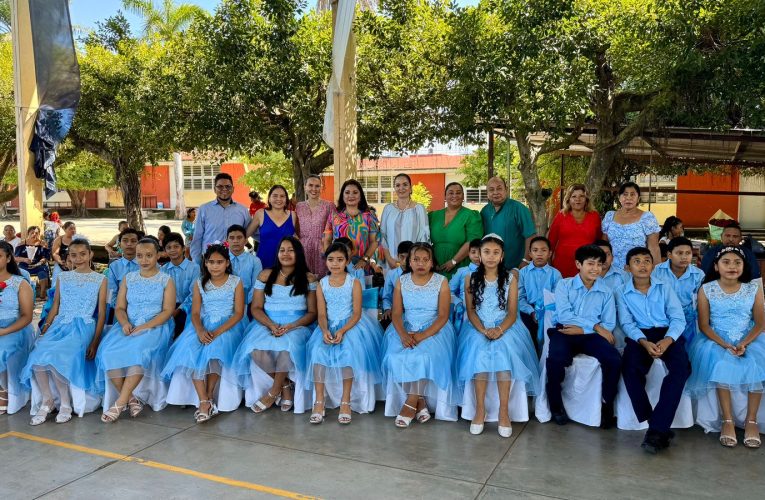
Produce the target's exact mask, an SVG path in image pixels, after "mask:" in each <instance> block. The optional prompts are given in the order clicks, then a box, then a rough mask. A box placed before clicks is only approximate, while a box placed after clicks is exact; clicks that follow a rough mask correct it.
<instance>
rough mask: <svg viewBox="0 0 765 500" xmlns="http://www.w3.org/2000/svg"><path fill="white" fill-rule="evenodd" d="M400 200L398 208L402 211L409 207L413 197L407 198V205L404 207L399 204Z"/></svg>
mask: <svg viewBox="0 0 765 500" xmlns="http://www.w3.org/2000/svg"><path fill="white" fill-rule="evenodd" d="M398 202H399V200H396V208H398V209H399V210H401V211H403V210H406V209H407V208H409V205H411V204H412V200H411V199H409V200H406V206H404V208H401V205H399V204H398Z"/></svg>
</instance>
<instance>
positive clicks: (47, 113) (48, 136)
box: [20, 0, 80, 198]
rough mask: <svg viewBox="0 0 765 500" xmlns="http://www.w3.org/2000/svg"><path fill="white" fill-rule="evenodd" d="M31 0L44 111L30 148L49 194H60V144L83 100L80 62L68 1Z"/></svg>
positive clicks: (30, 15)
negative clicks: (56, 168)
mask: <svg viewBox="0 0 765 500" xmlns="http://www.w3.org/2000/svg"><path fill="white" fill-rule="evenodd" d="M20 1H28V2H29V17H30V20H31V25H32V26H31V28H32V47H33V51H34V64H35V76H36V80H37V93H38V95H39V96H40V110H39V111H38V112H37V118H36V121H35V133H34V136H33V138H32V144H31V146H30V150H31V151H32V152H33V153H34V155H35V175H36V176H37V177H38V178H39V179H45V196H46V197H48V198H49V197H51V196H53V195H54V194H56V192H57V189H56V174H55V172H54V171H53V162H54V161H55V159H56V147H58V145H59V144H60V143H61V141H63V140H64V137H66V134H67V133H68V132H69V129H70V128H71V127H72V121H73V120H74V113H75V111H76V109H77V105H78V104H79V102H80V65H79V64H78V63H77V53H76V52H75V49H74V37H73V35H72V23H71V20H70V18H69V1H68V0H20Z"/></svg>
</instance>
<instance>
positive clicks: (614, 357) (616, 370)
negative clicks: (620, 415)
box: [546, 325, 622, 413]
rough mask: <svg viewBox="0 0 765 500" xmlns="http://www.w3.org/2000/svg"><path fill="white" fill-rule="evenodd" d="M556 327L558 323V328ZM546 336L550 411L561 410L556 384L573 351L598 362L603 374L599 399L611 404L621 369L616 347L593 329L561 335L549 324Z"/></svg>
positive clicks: (557, 384) (559, 392) (569, 363)
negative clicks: (586, 331) (584, 333)
mask: <svg viewBox="0 0 765 500" xmlns="http://www.w3.org/2000/svg"><path fill="white" fill-rule="evenodd" d="M560 327H561V326H560V325H558V328H560ZM547 336H548V337H549V338H550V344H549V349H548V353H547V363H546V367H547V399H548V401H549V402H550V411H552V412H553V413H561V412H562V411H563V399H562V398H561V389H560V385H561V384H562V383H563V379H564V378H565V376H566V367H568V366H571V362H572V361H573V360H574V356H576V355H577V354H586V355H587V356H592V357H593V358H595V359H597V360H598V362H600V369H601V372H602V374H603V387H602V391H603V392H602V397H603V403H605V404H613V403H614V399H615V398H616V389H617V387H618V384H619V375H620V373H621V364H622V359H621V357H620V356H619V351H617V350H616V348H615V347H614V346H612V345H611V344H609V343H608V341H607V340H606V339H604V338H603V337H601V336H600V335H598V334H597V333H593V334H588V335H565V334H563V333H560V332H559V331H558V329H557V328H550V329H549V330H547Z"/></svg>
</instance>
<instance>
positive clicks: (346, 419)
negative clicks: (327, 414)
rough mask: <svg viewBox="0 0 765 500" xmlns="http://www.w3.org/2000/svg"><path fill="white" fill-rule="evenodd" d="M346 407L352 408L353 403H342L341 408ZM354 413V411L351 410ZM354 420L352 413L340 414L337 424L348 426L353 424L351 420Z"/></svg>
mask: <svg viewBox="0 0 765 500" xmlns="http://www.w3.org/2000/svg"><path fill="white" fill-rule="evenodd" d="M343 405H346V406H347V407H348V409H350V408H351V403H350V402H349V401H340V406H343ZM351 411H353V410H351ZM352 419H353V415H351V413H350V412H349V413H340V414H339V415H338V416H337V422H338V423H340V424H342V425H348V424H350V423H351V420H352Z"/></svg>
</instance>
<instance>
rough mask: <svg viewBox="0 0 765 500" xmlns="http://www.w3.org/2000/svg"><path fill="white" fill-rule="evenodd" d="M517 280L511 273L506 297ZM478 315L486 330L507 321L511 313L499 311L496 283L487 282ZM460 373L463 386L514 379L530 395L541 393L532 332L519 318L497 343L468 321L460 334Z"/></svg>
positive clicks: (458, 351)
mask: <svg viewBox="0 0 765 500" xmlns="http://www.w3.org/2000/svg"><path fill="white" fill-rule="evenodd" d="M513 279H514V277H513V275H512V274H510V275H509V279H508V282H507V283H506V284H505V291H504V293H505V297H508V294H509V290H510V284H511V283H512V280H513ZM476 313H477V314H478V317H479V318H480V319H481V323H483V326H484V327H486V328H492V327H495V326H499V325H500V324H501V323H502V322H503V321H504V320H505V316H506V315H507V310H506V309H500V308H499V297H497V281H496V280H495V281H486V287H485V288H484V291H483V298H482V301H481V304H480V305H479V306H478V307H477V308H476ZM456 372H457V380H458V381H459V383H460V384H465V383H466V382H468V381H470V380H473V379H483V380H489V381H497V380H500V381H503V380H513V382H524V383H525V384H526V392H527V394H528V395H530V396H534V395H536V394H538V389H539V361H538V359H537V355H536V351H535V349H534V344H533V343H532V342H531V336H530V335H529V331H528V330H527V329H526V327H525V326H524V325H523V322H522V321H521V320H520V319H519V318H517V319H516V321H515V323H513V326H511V327H510V328H508V329H507V330H505V333H504V335H502V336H501V337H500V338H498V339H497V340H489V339H488V338H487V337H486V336H485V335H484V334H482V333H480V332H478V330H476V329H475V327H474V326H473V325H472V323H470V321H469V320H467V318H466V319H465V322H464V323H463V325H462V331H461V332H460V335H459V346H458V350H457V367H456Z"/></svg>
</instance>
